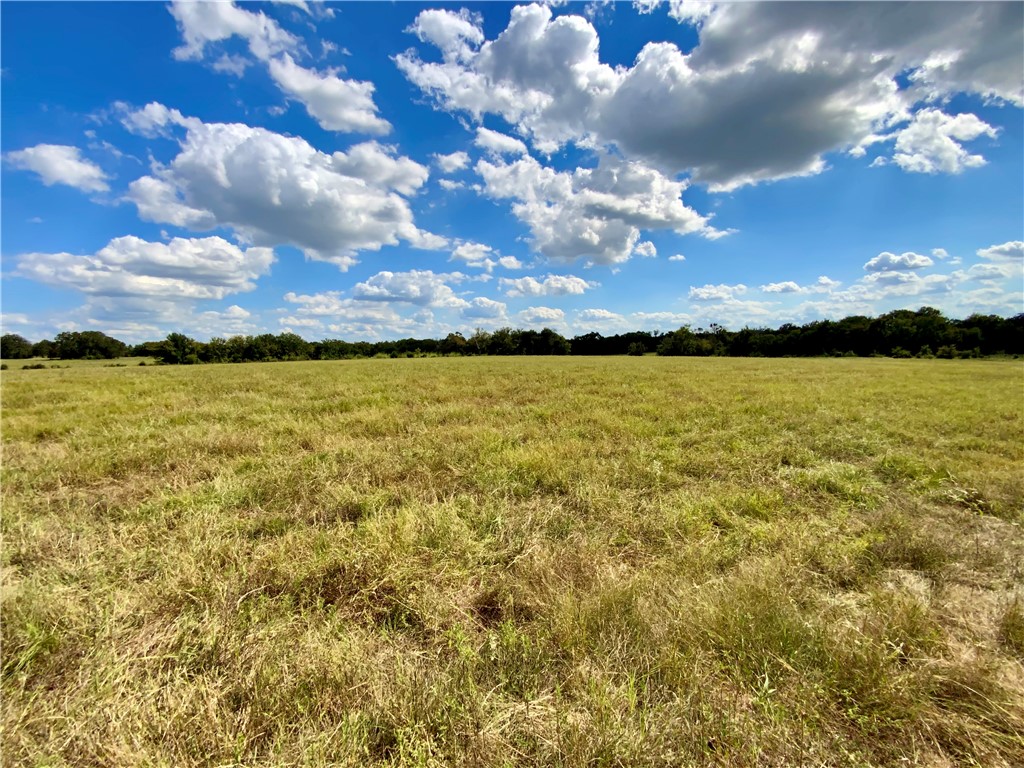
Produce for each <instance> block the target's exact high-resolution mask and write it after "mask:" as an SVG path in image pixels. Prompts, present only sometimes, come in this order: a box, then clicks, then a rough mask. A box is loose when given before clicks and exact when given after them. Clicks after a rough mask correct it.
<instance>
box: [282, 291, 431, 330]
mask: <svg viewBox="0 0 1024 768" xmlns="http://www.w3.org/2000/svg"><path fill="white" fill-rule="evenodd" d="M284 300H285V301H286V302H288V303H289V304H294V305H296V308H295V310H294V316H295V317H296V318H297V319H300V320H302V321H303V322H302V323H301V324H295V323H293V324H292V325H294V326H295V327H310V328H312V327H314V326H313V325H312V324H310V323H307V322H306V321H307V320H310V319H316V320H317V321H319V322H320V323H321V327H323V326H324V325H326V328H327V330H329V331H330V332H331V333H335V334H341V335H342V336H344V337H347V338H354V339H378V338H383V337H385V336H387V335H392V336H408V335H411V334H416V335H420V336H423V335H428V334H429V333H430V332H431V330H432V328H431V326H430V325H429V323H430V321H431V320H432V317H430V316H429V311H425V310H417V311H416V312H415V313H414V314H413V315H411V316H403V315H401V314H399V313H398V312H397V311H396V310H395V305H394V304H392V303H388V302H385V301H360V300H358V299H350V298H342V296H341V293H340V292H338V291H326V292H324V293H314V294H297V293H294V292H289V293H286V294H285V296H284ZM399 306H401V303H399ZM413 306H415V305H413ZM332 321H333V322H332Z"/></svg>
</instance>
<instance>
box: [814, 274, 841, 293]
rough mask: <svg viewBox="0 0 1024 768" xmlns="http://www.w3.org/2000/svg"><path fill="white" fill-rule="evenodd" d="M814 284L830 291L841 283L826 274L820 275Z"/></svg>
mask: <svg viewBox="0 0 1024 768" xmlns="http://www.w3.org/2000/svg"><path fill="white" fill-rule="evenodd" d="M814 285H815V287H816V288H819V289H820V290H822V291H831V290H833V289H835V288H838V287H839V286H840V285H842V283H841V282H839V281H838V280H833V279H832V278H831V277H827V276H826V275H821V276H820V277H819V278H818V279H817V281H816V282H815V284H814Z"/></svg>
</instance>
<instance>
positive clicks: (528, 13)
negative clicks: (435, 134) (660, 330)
mask: <svg viewBox="0 0 1024 768" xmlns="http://www.w3.org/2000/svg"><path fill="white" fill-rule="evenodd" d="M670 8H671V12H672V14H673V15H674V16H675V17H676V18H678V19H679V20H681V21H685V22H687V23H691V24H692V23H698V22H699V25H700V26H699V43H698V45H697V47H696V48H695V49H694V50H693V51H691V52H689V53H683V52H682V51H681V50H680V49H679V48H678V47H677V46H676V45H674V44H672V43H668V42H651V43H648V44H647V45H645V46H644V48H643V49H642V50H641V51H640V52H639V53H638V55H637V57H636V60H635V62H634V63H633V65H632V66H628V67H619V68H613V67H611V66H610V65H608V64H606V63H604V62H602V61H601V60H600V56H599V46H600V40H599V38H598V33H597V31H596V30H595V28H594V27H593V25H592V24H591V23H590V22H589V21H588V20H587V19H585V18H583V17H581V16H576V15H567V14H566V15H560V16H558V17H554V16H553V14H552V13H551V11H550V9H549V8H547V7H545V6H542V5H529V6H519V7H516V8H515V9H514V10H513V11H512V14H511V17H510V20H509V23H508V25H507V27H506V28H505V30H504V31H502V32H501V33H500V34H499V35H498V36H497V38H495V39H493V40H485V39H484V36H483V35H482V33H481V30H480V26H479V24H475V23H473V22H472V21H470V20H468V19H466V18H465V17H464V16H463V15H460V14H455V13H453V12H450V11H430V12H426V13H429V14H431V16H430V19H431V22H432V23H437V24H439V25H441V26H443V27H444V28H445V29H450V30H456V29H457V30H458V32H457V33H455V32H452V33H451V34H448V35H445V36H442V35H441V34H440V33H437V34H425V33H422V32H419V31H418V36H419V38H420V40H421V41H423V42H427V43H430V44H433V45H435V46H437V47H438V48H439V49H440V50H441V53H442V61H440V62H434V61H426V60H424V59H422V58H421V57H420V55H419V54H418V53H417V52H416V51H407V52H405V53H403V54H401V55H399V56H397V57H396V59H395V60H396V63H397V65H398V66H399V68H400V69H401V71H402V72H403V73H404V74H405V76H406V77H407V78H408V79H409V80H410V82H412V83H414V84H415V85H416V86H418V87H419V88H421V89H422V90H423V91H424V92H425V93H427V94H429V95H430V96H431V97H432V98H433V99H434V101H435V103H436V104H437V106H438V107H440V108H442V109H446V110H450V111H461V112H465V113H468V114H469V115H471V116H472V117H473V118H475V119H477V120H480V119H481V118H482V116H483V115H484V114H497V115H500V116H501V117H503V118H504V119H505V120H506V121H508V122H509V123H510V124H512V125H513V126H515V129H516V131H517V132H518V133H519V134H520V135H522V136H525V137H528V138H529V139H530V141H531V142H532V143H533V145H534V146H535V147H536V148H537V149H538V150H540V151H541V152H544V153H550V152H553V151H554V150H556V149H557V148H558V147H560V146H561V145H563V144H565V143H567V142H576V143H577V144H579V145H581V146H598V145H603V144H614V145H616V146H617V147H618V148H619V150H621V151H622V152H623V153H625V154H626V156H627V157H630V158H634V159H640V160H643V161H644V162H646V163H648V164H651V165H653V166H655V167H658V168H661V169H662V170H665V171H669V172H672V173H677V172H690V173H692V174H693V176H694V177H695V178H696V179H698V180H700V181H703V182H706V183H708V184H709V185H711V187H712V188H713V189H722V190H725V189H731V188H734V187H736V186H739V185H742V184H749V183H755V182H758V181H767V180H773V179H779V178H786V177H790V176H797V175H806V174H813V173H819V172H821V171H822V170H823V169H824V168H825V167H826V163H825V160H824V156H825V155H826V154H827V153H828V152H832V151H838V150H842V149H852V148H855V147H858V146H863V145H864V143H865V142H866V141H868V140H869V139H871V137H875V136H878V135H879V134H880V133H881V132H884V131H886V130H888V129H890V128H892V127H893V126H895V125H897V124H899V123H900V122H902V121H905V120H906V119H908V118H909V117H911V116H912V112H913V109H914V107H915V106H917V105H918V104H921V103H924V104H925V105H927V104H929V103H933V102H934V101H937V100H940V99H942V98H945V97H947V96H949V95H952V94H955V93H958V92H967V93H973V94H979V95H981V96H983V97H986V98H992V99H999V100H1005V101H1009V102H1012V103H1015V104H1018V105H1019V104H1022V103H1024V87H1022V82H1021V79H1020V76H1019V73H1020V71H1021V69H1022V67H1024V32H1022V30H1024V7H1022V6H1021V5H1020V4H1002V3H998V4H970V3H964V4H961V3H943V4H936V5H933V4H922V3H908V4H904V5H900V6H898V7H894V6H891V5H888V4H884V3H818V4H813V5H808V4H799V5H791V6H787V5H781V6H780V5H776V4H764V3H722V4H719V5H715V6H712V5H711V4H709V3H708V4H705V3H699V4H698V3H688V2H674V3H671V4H670ZM420 18H421V19H423V20H424V21H423V24H420V22H419V19H418V20H417V23H416V24H414V25H413V26H414V28H416V29H417V30H419V29H420V27H423V26H425V24H426V18H427V17H426V16H425V14H421V17H420ZM908 75H909V78H908V79H909V82H910V84H909V85H908V83H907V76H908ZM638 115H642V116H643V118H642V119H637V116H638ZM957 130H966V128H960V129H957ZM947 135H948V136H950V137H951V138H952V139H956V136H955V135H953V134H947ZM907 140H908V141H909V138H908V139H907Z"/></svg>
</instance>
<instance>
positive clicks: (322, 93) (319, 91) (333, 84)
mask: <svg viewBox="0 0 1024 768" xmlns="http://www.w3.org/2000/svg"><path fill="white" fill-rule="evenodd" d="M269 71H270V76H271V77H272V78H273V79H274V82H276V83H277V85H278V87H279V88H280V89H281V90H282V91H284V92H285V93H286V94H288V95H289V96H294V97H295V98H297V99H298V100H299V101H301V102H302V103H303V104H304V105H305V107H306V111H307V112H308V113H309V116H310V117H312V118H314V119H315V120H316V121H317V122H318V123H319V124H320V127H321V128H323V129H325V130H328V131H347V132H352V131H358V132H361V133H370V134H375V135H381V134H386V133H388V132H389V131H390V130H391V123H389V122H388V121H387V120H384V119H383V118H381V117H379V116H378V115H377V105H376V104H375V103H374V101H373V92H374V85H373V83H370V82H365V81H358V80H343V79H341V78H340V77H338V76H337V75H335V74H334V73H332V72H317V71H316V70H313V69H306V68H305V67H300V66H299V65H298V64H296V63H295V61H294V60H293V59H292V57H291V56H290V55H288V54H287V53H286V54H283V55H282V56H280V57H278V58H275V59H271V60H270V63H269Z"/></svg>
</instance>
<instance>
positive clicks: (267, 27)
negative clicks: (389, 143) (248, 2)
mask: <svg viewBox="0 0 1024 768" xmlns="http://www.w3.org/2000/svg"><path fill="white" fill-rule="evenodd" d="M170 11H171V14H172V15H173V16H174V18H175V19H176V20H177V22H178V29H179V30H180V31H181V34H182V37H183V38H184V40H185V44H184V45H182V46H180V47H178V48H175V49H174V57H175V58H176V59H179V60H193V61H198V60H201V59H202V58H203V56H204V55H205V51H206V46H207V45H209V44H210V43H217V42H221V41H223V40H227V39H229V38H231V37H234V36H235V35H237V36H239V37H243V38H245V39H246V40H247V41H248V43H249V51H250V53H251V54H252V55H253V56H254V57H256V58H257V59H259V60H260V61H262V62H264V63H265V64H266V65H267V71H268V72H269V74H270V77H271V78H272V79H273V80H274V82H275V83H276V84H277V86H278V87H279V88H280V89H281V90H282V91H283V92H284V93H285V94H286V95H287V96H290V97H292V98H295V99H298V100H299V101H300V102H302V104H303V105H304V106H305V107H306V112H308V113H309V116H310V117H312V118H313V119H314V120H316V121H317V122H318V123H319V124H320V127H321V128H324V129H325V130H328V131H346V132H353V131H358V132H361V133H369V134H373V135H383V134H386V133H388V132H389V131H390V130H391V124H390V123H389V122H388V121H387V120H384V119H383V118H381V117H380V116H379V115H378V114H377V105H376V104H375V103H374V101H373V92H374V85H373V83H369V82H364V81H358V80H345V79H342V78H340V77H338V76H337V73H336V72H335V71H334V70H328V71H326V72H319V71H317V70H315V69H307V68H305V67H302V66H300V65H298V64H296V63H295V59H294V58H293V56H292V55H293V54H296V53H298V52H300V51H301V50H303V46H302V42H301V41H300V40H299V39H298V38H297V37H295V36H294V35H292V34H291V33H290V32H287V31H285V30H284V29H282V28H281V26H280V25H279V24H278V23H277V22H276V21H274V20H273V19H271V18H269V17H268V16H266V15H265V14H264V13H263V12H261V11H258V12H252V11H247V10H245V9H243V8H240V7H238V6H237V5H235V4H234V3H233V2H183V1H182V0H175V2H174V3H173V4H172V5H171V7H170ZM307 12H308V9H307ZM246 64H247V62H246V61H245V60H244V59H242V58H240V57H237V56H228V55H227V54H223V55H222V56H221V57H220V58H219V59H218V60H217V61H216V62H215V63H214V65H213V68H214V69H215V70H217V71H220V72H227V73H230V74H233V75H235V76H238V77H241V76H242V75H243V74H244V72H245V67H246Z"/></svg>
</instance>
